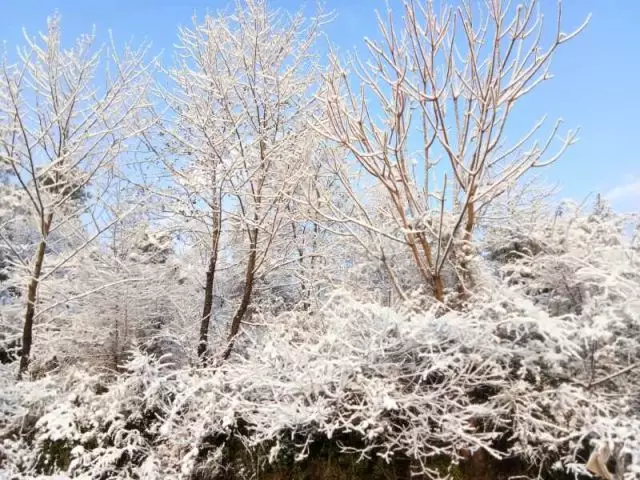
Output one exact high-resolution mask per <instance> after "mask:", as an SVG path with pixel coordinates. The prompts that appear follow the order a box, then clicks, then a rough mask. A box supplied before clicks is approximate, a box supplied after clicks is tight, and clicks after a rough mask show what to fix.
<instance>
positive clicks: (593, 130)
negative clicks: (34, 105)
mask: <svg viewBox="0 0 640 480" xmlns="http://www.w3.org/2000/svg"><path fill="white" fill-rule="evenodd" d="M452 1H455V0H452ZM229 3H230V2H228V1H226V0H209V1H205V0H111V1H108V0H102V1H100V0H98V1H95V0H82V1H81V0H0V4H1V10H0V11H1V15H0V39H2V40H6V41H7V42H8V44H9V48H10V49H13V46H15V45H16V43H17V42H18V43H21V39H22V34H21V30H22V27H26V28H27V29H28V30H29V31H30V32H33V33H36V32H37V31H40V30H44V28H45V20H46V17H47V15H49V14H51V13H52V12H54V11H55V10H57V11H59V12H60V14H61V15H62V20H63V38H64V39H66V40H72V39H73V38H74V37H75V36H76V35H77V34H79V33H83V32H86V31H89V30H90V29H91V27H92V25H95V26H96V27H97V31H98V34H99V35H100V34H105V33H106V31H107V30H108V29H111V30H112V31H113V32H114V35H115V37H116V39H117V40H119V41H126V40H131V39H133V40H134V41H136V40H138V41H140V40H143V39H148V40H151V41H152V42H153V45H154V49H157V50H158V51H159V50H169V49H170V48H171V45H172V43H173V42H174V40H175V38H176V26H177V25H178V24H183V25H185V24H189V23H190V21H191V17H192V16H193V14H194V13H195V14H198V15H202V14H204V13H206V12H207V11H215V10H218V9H221V8H225V7H227V6H228V5H229ZM398 3H399V2H397V1H396V0H390V4H391V6H392V7H393V6H394V5H397V4H398ZM541 3H542V5H543V8H544V9H547V8H549V13H550V14H551V12H552V11H553V10H552V9H554V8H555V1H553V0H541ZM272 4H273V5H274V6H278V7H283V8H286V9H289V10H292V11H293V10H297V9H298V8H299V7H300V5H301V2H299V1H295V0H273V2H272ZM307 5H308V6H310V7H313V5H314V2H307ZM325 5H326V8H327V9H328V10H333V11H334V12H335V13H336V14H337V18H336V19H335V21H334V22H333V23H332V24H331V25H329V26H328V27H327V28H326V31H327V34H328V35H329V37H330V38H331V40H332V41H333V42H334V43H335V44H337V45H338V46H339V47H340V49H341V50H347V49H351V48H353V47H358V48H362V42H361V39H362V37H364V36H369V37H375V35H376V26H375V16H374V9H376V8H379V9H384V8H385V1H384V0H326V2H325ZM310 10H311V9H310ZM564 11H565V22H564V24H565V30H570V29H571V27H573V26H577V25H579V24H580V23H581V22H582V20H584V18H585V17H586V16H587V14H589V13H592V14H593V18H592V20H591V23H590V25H589V26H588V27H587V29H586V31H585V32H584V33H583V34H582V35H581V36H580V37H578V38H577V39H575V40H574V41H573V42H571V43H570V44H567V45H565V48H564V49H563V50H562V51H560V52H559V54H558V55H557V57H556V59H555V60H554V64H553V66H552V72H553V73H554V74H555V75H556V78H555V79H554V80H552V81H551V82H548V83H546V84H545V85H544V86H543V87H542V88H541V90H540V91H538V92H537V94H536V97H535V98H534V100H533V101H529V102H528V103H527V105H526V110H527V111H526V116H527V118H529V119H533V118H534V117H535V118H538V117H539V116H540V115H542V114H544V113H547V114H548V115H549V118H550V119H555V118H558V117H562V118H563V119H564V120H565V121H566V124H567V125H568V126H572V127H573V126H580V127H581V134H580V141H579V143H578V144H577V145H575V146H573V147H572V148H571V149H570V150H569V151H568V153H567V154H566V156H565V157H563V159H562V160H561V161H560V162H559V163H558V164H556V165H554V166H553V167H551V168H550V169H549V170H547V171H546V172H545V173H544V176H545V177H546V179H547V180H548V181H549V182H551V183H558V184H560V185H561V186H562V196H564V197H574V198H578V199H581V198H583V197H584V196H586V195H587V194H589V193H592V192H596V191H600V192H602V193H605V194H608V195H609V196H610V197H611V199H612V201H613V203H614V204H615V205H616V206H617V207H619V208H621V209H625V210H635V211H640V152H639V148H638V145H637V144H638V140H639V138H640V121H639V119H638V116H639V115H640V29H639V28H638V19H639V18H640V1H638V0H565V1H564Z"/></svg>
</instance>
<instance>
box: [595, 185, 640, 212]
mask: <svg viewBox="0 0 640 480" xmlns="http://www.w3.org/2000/svg"><path fill="white" fill-rule="evenodd" d="M604 196H605V198H606V199H608V200H609V201H610V202H612V203H614V204H616V205H619V206H621V205H624V206H625V207H627V208H628V207H632V208H634V209H637V208H639V207H640V179H638V178H635V179H630V180H629V181H628V182H627V183H623V184H620V185H618V186H617V187H614V188H612V189H611V190H609V191H608V192H607V193H606V194H605V195H604Z"/></svg>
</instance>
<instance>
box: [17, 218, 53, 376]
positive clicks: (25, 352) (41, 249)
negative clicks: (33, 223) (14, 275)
mask: <svg viewBox="0 0 640 480" xmlns="http://www.w3.org/2000/svg"><path fill="white" fill-rule="evenodd" d="M52 220H53V214H52V213H49V214H48V215H47V217H46V218H45V219H44V223H43V224H42V232H41V233H42V240H40V243H39V244H38V250H37V251H36V263H35V265H34V267H33V274H32V275H31V280H30V281H29V287H28V289H27V311H26V312H25V315H24V326H23V329H22V350H21V352H20V368H19V370H18V380H20V379H21V378H22V375H23V374H25V373H26V372H27V370H28V369H29V357H30V355H31V345H32V344H33V319H34V317H35V314H36V300H37V298H38V285H39V283H40V274H41V273H42V264H43V263H44V254H45V251H46V249H47V236H48V235H49V229H50V227H51V221H52Z"/></svg>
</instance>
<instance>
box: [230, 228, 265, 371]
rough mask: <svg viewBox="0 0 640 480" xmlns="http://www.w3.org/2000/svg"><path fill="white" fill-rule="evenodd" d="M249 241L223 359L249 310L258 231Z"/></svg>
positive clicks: (256, 230)
mask: <svg viewBox="0 0 640 480" xmlns="http://www.w3.org/2000/svg"><path fill="white" fill-rule="evenodd" d="M250 237H251V240H250V243H249V248H250V251H249V260H248V261H247V270H246V272H245V279H244V291H243V292H242V300H241V301H240V305H239V306H238V310H236V313H235V315H234V316H233V319H232V320H231V330H230V331H229V338H228V339H227V348H226V350H225V351H224V354H223V356H222V358H223V359H225V360H226V359H227V358H229V355H231V350H232V349H233V343H234V340H235V338H236V335H237V334H238V331H239V330H240V324H241V323H242V319H243V318H244V316H245V314H246V313H247V309H248V308H249V304H250V303H251V294H252V292H253V283H254V280H255V267H256V259H257V256H258V252H257V246H258V229H257V228H255V229H253V231H252V232H251V234H250Z"/></svg>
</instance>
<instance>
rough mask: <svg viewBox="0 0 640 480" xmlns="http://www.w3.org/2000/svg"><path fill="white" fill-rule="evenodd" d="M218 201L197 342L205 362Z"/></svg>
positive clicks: (215, 250) (219, 221)
mask: <svg viewBox="0 0 640 480" xmlns="http://www.w3.org/2000/svg"><path fill="white" fill-rule="evenodd" d="M220 215H221V208H220V203H219V202H217V201H216V203H214V212H213V232H212V242H211V256H210V257H209V266H208V268H207V276H206V279H205V285H204V306H203V308H202V318H201V320H200V339H199V342H198V357H199V358H200V361H201V362H202V363H203V364H205V363H206V361H207V356H208V343H209V325H210V324H211V312H212V310H213V285H214V280H215V274H216V263H217V262H218V244H219V240H220V224H221V218H220Z"/></svg>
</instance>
